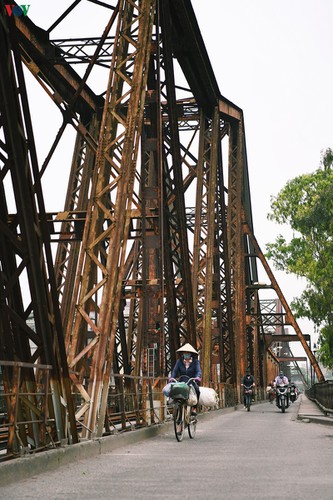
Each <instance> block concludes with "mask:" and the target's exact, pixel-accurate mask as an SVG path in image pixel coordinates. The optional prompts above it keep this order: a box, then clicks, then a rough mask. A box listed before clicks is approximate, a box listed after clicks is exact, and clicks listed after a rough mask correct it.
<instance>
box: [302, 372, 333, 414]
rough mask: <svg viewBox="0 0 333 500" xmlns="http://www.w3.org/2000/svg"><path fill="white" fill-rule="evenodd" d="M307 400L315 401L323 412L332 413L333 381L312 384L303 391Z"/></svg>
mask: <svg viewBox="0 0 333 500" xmlns="http://www.w3.org/2000/svg"><path fill="white" fill-rule="evenodd" d="M305 394H306V395H307V397H308V398H309V399H311V400H312V401H315V402H316V403H317V404H318V405H319V406H320V407H321V408H322V410H323V411H324V412H326V413H330V414H332V413H333V380H326V381H325V382H320V383H318V384H314V385H313V386H312V387H310V389H307V390H306V391H305Z"/></svg>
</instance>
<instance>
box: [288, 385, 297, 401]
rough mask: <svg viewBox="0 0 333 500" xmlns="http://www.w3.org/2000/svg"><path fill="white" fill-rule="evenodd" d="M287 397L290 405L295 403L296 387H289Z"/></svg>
mask: <svg viewBox="0 0 333 500" xmlns="http://www.w3.org/2000/svg"><path fill="white" fill-rule="evenodd" d="M289 397H290V401H291V402H292V403H295V401H296V399H297V389H296V387H295V386H294V385H291V386H290V392H289Z"/></svg>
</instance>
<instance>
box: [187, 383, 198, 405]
mask: <svg viewBox="0 0 333 500" xmlns="http://www.w3.org/2000/svg"><path fill="white" fill-rule="evenodd" d="M187 404H188V405H190V406H195V405H196V404H198V398H197V394H196V392H195V389H194V387H193V386H192V385H190V393H189V396H188V400H187Z"/></svg>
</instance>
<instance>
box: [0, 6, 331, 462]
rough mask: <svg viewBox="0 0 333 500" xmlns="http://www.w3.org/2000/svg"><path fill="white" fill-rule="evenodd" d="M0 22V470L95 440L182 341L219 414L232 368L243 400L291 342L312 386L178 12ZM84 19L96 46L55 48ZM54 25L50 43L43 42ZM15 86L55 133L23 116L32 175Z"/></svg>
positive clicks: (228, 141) (201, 53) (216, 99)
mask: <svg viewBox="0 0 333 500" xmlns="http://www.w3.org/2000/svg"><path fill="white" fill-rule="evenodd" d="M10 5H11V6H14V7H12V9H13V10H12V11H10V12H9V10H8V6H7V8H5V6H4V5H3V3H2V7H1V12H0V16H1V23H0V37H1V38H0V169H1V170H0V172H1V176H0V181H1V191H0V280H1V287H0V293H1V297H0V308H1V318H0V366H1V370H2V377H3V398H2V401H3V403H2V404H3V405H4V406H5V410H4V412H5V414H6V415H8V420H7V423H6V425H8V429H9V439H8V449H7V453H9V454H12V455H15V453H16V454H17V453H18V452H19V451H20V450H22V449H28V450H39V449H43V448H45V447H48V446H52V445H55V446H56V445H57V444H58V443H62V442H64V441H65V442H67V443H69V444H71V443H76V442H78V441H79V440H80V438H81V437H85V438H92V437H95V436H102V435H103V434H104V433H105V432H106V430H107V428H108V414H109V401H110V387H111V386H112V387H113V388H115V387H117V384H118V380H121V381H122V383H124V384H125V386H126V384H129V382H128V380H132V379H133V380H134V379H135V380H139V379H140V380H143V381H146V382H143V386H142V387H143V388H142V393H140V394H143V396H142V399H143V402H142V401H141V403H142V404H144V402H145V398H149V397H150V394H151V393H150V392H149V390H148V389H149V387H151V386H149V384H153V388H155V389H156V388H157V387H158V384H159V383H164V381H165V377H167V376H168V373H169V372H170V369H171V367H172V365H173V364H174V363H175V361H176V350H177V348H178V347H179V346H180V345H182V344H183V343H184V342H190V343H191V344H192V345H194V346H196V347H197V348H198V349H199V350H200V359H201V365H202V369H203V385H213V386H214V387H216V388H217V389H218V390H227V389H228V390H229V391H231V392H233V394H234V400H235V399H236V400H237V398H239V385H240V379H241V377H242V375H243V373H244V372H245V369H246V368H247V367H248V366H250V367H251V370H252V371H253V373H254V375H255V377H256V379H257V381H258V382H259V383H258V385H259V386H261V387H264V386H265V385H266V383H267V380H268V379H269V378H270V377H272V376H273V374H275V371H276V367H277V365H278V361H279V360H278V359H277V358H276V357H275V355H274V353H273V351H272V350H271V349H270V346H271V344H272V342H273V343H274V342H275V341H277V338H278V341H279V342H281V341H288V342H289V341H291V340H297V341H298V342H301V344H302V346H303V347H304V351H305V354H306V355H307V356H308V358H309V360H310V362H311V364H312V366H313V368H314V370H315V372H316V375H317V378H318V381H322V380H323V375H322V373H321V370H320V368H319V366H318V364H317V362H316V359H315V357H314V355H313V353H312V352H311V349H310V347H309V344H308V338H307V337H308V336H306V335H303V333H302V332H301V330H300V328H299V326H298V324H297V322H296V321H295V319H294V317H293V314H292V312H291V310H290V308H289V305H288V304H287V302H286V300H285V298H284V296H283V294H282V291H281V290H280V288H279V286H278V283H277V282H276V280H275V277H274V275H273V273H272V271H271V268H270V267H269V264H268V263H267V261H266V259H265V257H264V255H263V253H262V251H261V249H260V246H259V244H258V242H257V240H256V238H255V235H254V231H253V221H252V212H251V196H250V189H249V173H248V165H247V156H246V139H245V131H244V118H243V112H242V110H241V109H240V108H239V107H238V106H236V105H235V104H233V103H232V102H231V101H229V100H228V99H226V98H225V97H224V96H223V95H222V94H221V93H220V90H219V87H218V84H217V82H216V79H215V76H214V72H213V69H212V66H211V63H210V60H209V58H208V55H207V52H206V49H205V45H204V41H203V39H202V37H201V34H200V30H199V27H198V22H197V20H196V17H195V13H194V11H193V8H192V5H191V2H190V0H163V1H161V0H140V1H139V0H119V1H117V0H104V1H99V0H89V1H88V0H76V1H74V2H73V3H72V4H71V5H70V6H69V7H68V9H67V10H66V11H65V12H63V14H62V15H61V16H60V17H59V18H58V19H57V20H54V23H53V24H52V26H50V27H46V26H37V25H35V24H34V23H33V22H32V20H31V19H30V18H29V16H26V15H24V12H23V11H22V12H21V11H20V9H21V8H20V7H19V6H18V5H16V4H15V2H10ZM88 7H89V12H90V13H92V11H93V16H92V18H91V19H99V20H103V21H104V25H103V29H102V30H101V33H100V34H99V33H96V34H95V36H94V37H91V36H90V37H88V36H84V33H83V34H82V36H80V37H76V38H71V31H70V27H71V26H74V25H75V20H76V19H78V17H76V12H77V9H81V11H82V9H83V10H84V9H88ZM32 11H33V5H31V13H32ZM87 12H88V10H87ZM10 14H11V15H10ZM31 16H32V14H31ZM69 20H70V22H68V21H69ZM63 23H67V24H66V26H67V36H66V37H64V38H61V39H60V38H56V37H53V31H54V30H56V29H58V28H60V27H61V26H62V24H63ZM88 26H89V24H88ZM68 27H69V28H68ZM82 28H84V25H82ZM96 70H98V77H96ZM29 72H30V74H31V75H33V77H34V79H35V82H37V83H38V84H39V85H40V87H41V89H43V91H45V94H46V95H47V98H48V99H49V101H50V103H52V104H53V106H54V107H55V108H56V109H58V110H59V115H60V116H61V126H60V127H59V129H58V130H57V132H56V133H55V134H53V133H50V132H48V126H49V123H48V116H47V114H46V113H44V111H43V108H42V107H41V108H40V110H39V116H38V118H39V120H40V121H41V123H42V124H43V128H44V133H46V134H49V135H48V138H49V140H50V144H51V146H50V148H49V151H48V154H47V155H46V158H45V160H44V161H42V162H41V161H40V154H39V151H38V147H37V144H38V137H36V133H35V128H36V127H35V126H34V123H33V120H32V118H31V114H30V106H29V103H30V101H31V99H32V98H31V94H30V89H29V86H28V85H26V78H27V74H28V73H29ZM103 81H104V82H105V85H104V88H103V91H102V92H99V91H98V90H97V89H98V88H99V87H100V86H101V82H103ZM37 83H36V85H37ZM94 89H95V90H94ZM68 129H71V130H72V131H74V133H75V141H74V142H73V145H72V149H71V151H70V153H71V156H70V157H69V158H66V159H62V160H61V162H60V163H61V164H59V160H57V166H56V168H57V171H59V176H62V177H64V176H65V178H66V179H68V181H67V192H66V193H59V199H61V198H63V199H64V203H63V204H62V205H61V206H59V207H58V208H57V209H56V210H55V211H53V212H51V211H48V209H47V199H46V197H45V182H43V181H44V178H45V177H44V174H45V172H47V171H48V169H50V168H52V159H53V158H54V156H55V154H56V152H57V148H58V147H59V145H60V144H61V142H62V139H63V137H64V135H65V132H66V131H67V130H68ZM50 134H51V135H50ZM52 134H53V135H52ZM260 272H263V273H264V274H265V276H266V277H267V278H266V281H267V282H268V283H269V284H266V285H262V284H260V279H259V274H260ZM267 292H270V296H269V297H270V298H266V295H265V294H266V293H267ZM286 325H289V326H290V327H291V328H292V329H293V331H294V333H293V334H292V335H290V334H288V335H287V332H286V330H285V327H286ZM217 367H218V368H217ZM124 377H125V378H124ZM126 377H127V378H126ZM131 377H132V379H131ZM124 380H125V382H124ZM126 380H127V382H126ZM147 380H148V381H149V382H147ZM146 386H148V389H147V390H146V389H145V388H146ZM145 391H146V392H145Z"/></svg>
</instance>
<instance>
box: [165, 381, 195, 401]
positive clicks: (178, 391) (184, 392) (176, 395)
mask: <svg viewBox="0 0 333 500" xmlns="http://www.w3.org/2000/svg"><path fill="white" fill-rule="evenodd" d="M189 394H190V388H189V386H188V385H187V384H186V383H185V382H177V383H175V384H172V385H171V390H170V394H169V397H170V398H172V399H185V400H187V399H188V396H189Z"/></svg>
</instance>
